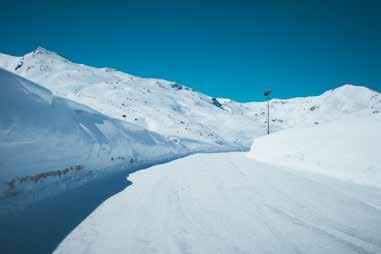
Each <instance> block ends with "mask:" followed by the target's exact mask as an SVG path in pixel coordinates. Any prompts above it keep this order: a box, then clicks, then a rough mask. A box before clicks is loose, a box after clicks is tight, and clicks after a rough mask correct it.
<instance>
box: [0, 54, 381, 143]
mask: <svg viewBox="0 0 381 254" xmlns="http://www.w3.org/2000/svg"><path fill="white" fill-rule="evenodd" d="M0 67H3V68H5V69H7V70H9V71H11V72H14V73H17V74H18V75H21V76H23V77H25V78H27V79H30V80H32V81H34V82H36V83H38V84H41V85H43V86H45V87H46V88H48V89H49V90H51V91H52V92H53V94H55V95H57V96H62V97H64V98H67V99H70V100H73V101H76V102H78V103H81V104H83V105H86V106H88V107H91V108H93V109H95V110H97V111H99V112H101V113H103V114H105V115H107V116H110V117H113V118H116V119H120V120H122V121H125V122H130V123H134V124H136V125H138V126H140V127H142V128H146V129H148V130H151V131H154V132H157V133H159V134H162V135H164V136H167V137H168V138H169V139H170V140H173V141H175V142H183V141H182V139H186V140H187V141H188V142H186V143H184V145H186V146H189V145H192V147H194V146H195V145H196V146H197V145H198V144H199V143H200V142H201V143H203V144H210V145H211V146H214V145H217V146H224V147H230V148H231V149H232V150H233V149H234V150H237V149H249V147H250V145H251V143H252V140H253V138H254V137H258V136H262V135H264V134H265V126H266V103H263V102H253V103H239V102H235V101H232V100H229V99H221V98H213V97H210V96H207V95H204V94H202V93H199V92H197V91H194V90H193V89H192V88H189V87H186V86H184V85H181V84H178V83H176V82H170V81H165V80H159V79H151V78H140V77H136V76H133V75H130V74H126V73H123V72H120V71H116V70H113V69H110V68H94V67H89V66H86V65H82V64H76V63H72V62H70V61H69V60H66V59H65V58H63V57H61V56H59V55H57V54H56V53H54V52H50V51H48V50H46V49H43V48H41V47H39V48H37V49H36V50H34V51H33V52H31V53H28V54H26V55H25V56H23V57H14V56H9V55H4V54H0ZM363 110H364V111H366V112H368V114H369V115H371V114H376V113H378V112H380V111H381V96H380V95H379V93H378V92H375V91H371V90H369V89H367V88H365V87H359V86H351V85H345V86H343V87H340V88H338V89H335V90H331V91H327V92H326V93H324V94H322V95H321V96H316V97H307V98H295V99H290V100H279V99H274V100H272V101H271V112H272V116H271V125H272V126H271V129H272V131H277V130H281V129H284V128H289V127H295V126H311V125H316V124H320V123H324V122H329V121H333V120H336V119H339V118H341V117H342V116H343V115H347V114H350V113H353V112H358V111H363ZM191 141H196V143H195V144H193V143H192V142H191Z"/></svg>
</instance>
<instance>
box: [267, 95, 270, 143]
mask: <svg viewBox="0 0 381 254" xmlns="http://www.w3.org/2000/svg"><path fill="white" fill-rule="evenodd" d="M267 135H270V96H269V95H267Z"/></svg>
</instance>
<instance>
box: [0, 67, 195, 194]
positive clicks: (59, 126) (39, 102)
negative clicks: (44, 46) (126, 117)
mask: <svg viewBox="0 0 381 254" xmlns="http://www.w3.org/2000/svg"><path fill="white" fill-rule="evenodd" d="M0 84H1V93H0V198H1V199H3V198H8V197H10V196H15V195H16V194H21V193H22V194H27V193H28V194H30V190H31V189H41V188H44V186H45V185H46V183H51V182H59V186H58V188H59V189H64V188H66V184H67V183H73V181H72V180H73V179H78V180H80V181H83V180H86V179H87V178H88V177H92V176H93V175H94V174H97V173H100V172H98V170H101V169H102V170H103V171H104V170H107V169H106V168H110V167H112V166H118V167H119V168H123V167H135V166H137V165H140V164H145V163H152V162H160V161H163V160H167V159H170V158H175V157H178V156H181V155H184V154H187V153H189V152H190V151H189V149H186V148H185V147H183V146H180V145H178V144H176V143H174V142H171V141H169V140H168V139H167V138H165V137H162V136H160V135H158V134H156V133H153V132H150V131H147V130H145V129H142V128H141V127H138V126H135V125H133V124H129V123H127V122H123V121H119V120H115V119H112V118H109V117H107V116H105V115H103V114H101V113H98V112H96V111H94V110H92V109H89V108H88V107H85V106H82V105H79V104H77V103H75V102H72V101H69V100H67V99H63V98H60V97H56V96H53V95H52V93H51V92H50V91H49V90H47V89H46V88H43V87H41V86H39V85H36V84H34V83H32V82H30V81H28V80H26V79H24V78H22V77H19V76H17V75H15V74H13V73H10V72H8V71H6V70H3V69H1V68H0ZM58 180H59V181H58ZM51 191H52V189H49V191H48V192H51ZM48 194H49V193H44V195H48ZM17 196H20V195H17Z"/></svg>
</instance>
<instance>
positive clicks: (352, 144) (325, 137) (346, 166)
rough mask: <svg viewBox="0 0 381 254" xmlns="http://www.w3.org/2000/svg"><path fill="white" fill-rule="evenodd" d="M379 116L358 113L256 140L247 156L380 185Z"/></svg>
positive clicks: (380, 130)
mask: <svg viewBox="0 0 381 254" xmlns="http://www.w3.org/2000/svg"><path fill="white" fill-rule="evenodd" d="M380 151H381V116H380V114H374V115H373V117H369V116H368V115H367V114H366V112H359V113H357V114H354V115H351V116H350V117H345V118H344V119H341V120H338V121H334V122H331V123H327V124H322V125H319V126H314V127H304V128H301V127H299V128H294V129H289V130H284V131H280V132H278V133H274V134H272V135H270V136H265V137H261V138H257V139H255V141H254V143H253V145H252V148H251V151H250V153H249V157H253V158H255V159H256V160H259V161H264V162H268V163H272V164H276V165H281V166H285V167H287V168H289V169H300V170H305V171H309V172H316V173H321V174H324V175H328V176H332V177H336V178H340V179H343V180H347V181H352V182H356V183H361V184H366V185H370V186H376V187H381V152H380Z"/></svg>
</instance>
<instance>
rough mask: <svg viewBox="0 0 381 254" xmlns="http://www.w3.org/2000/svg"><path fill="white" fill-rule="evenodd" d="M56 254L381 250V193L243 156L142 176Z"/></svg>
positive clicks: (199, 158) (193, 161) (206, 157)
mask: <svg viewBox="0 0 381 254" xmlns="http://www.w3.org/2000/svg"><path fill="white" fill-rule="evenodd" d="M128 179H129V180H130V181H132V185H131V186H129V187H128V188H126V189H125V190H124V191H122V192H120V193H118V194H116V195H114V196H113V197H111V198H110V199H108V200H107V201H105V202H104V203H103V204H102V205H101V206H99V207H98V208H97V209H96V210H95V211H94V212H93V213H92V214H91V215H90V216H89V217H88V218H87V219H85V220H84V221H83V222H82V223H81V224H80V225H79V226H78V227H77V228H76V229H75V230H74V231H73V232H72V233H71V234H70V235H68V236H67V237H66V239H65V240H64V241H63V242H62V243H61V244H60V245H59V246H58V248H57V249H56V253H134V254H141V253H165V254H169V253H282V254H284V253H335V254H338V253H346V254H348V253H381V189H377V188H371V187H366V186H361V185H355V184H352V183H345V182H340V181H339V180H335V179H331V178H327V177H323V176H318V175H312V174H308V173H303V172H300V171H289V170H284V169H280V168H278V167H275V166H271V165H268V164H263V163H259V162H257V161H255V160H253V159H250V158H247V157H246V155H245V154H244V153H219V154H196V155H192V156H189V157H186V158H183V159H179V160H176V161H173V162H170V163H167V164H162V165H157V166H154V167H152V168H149V169H146V170H142V171H139V172H136V173H134V174H132V175H130V177H129V178H128Z"/></svg>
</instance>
